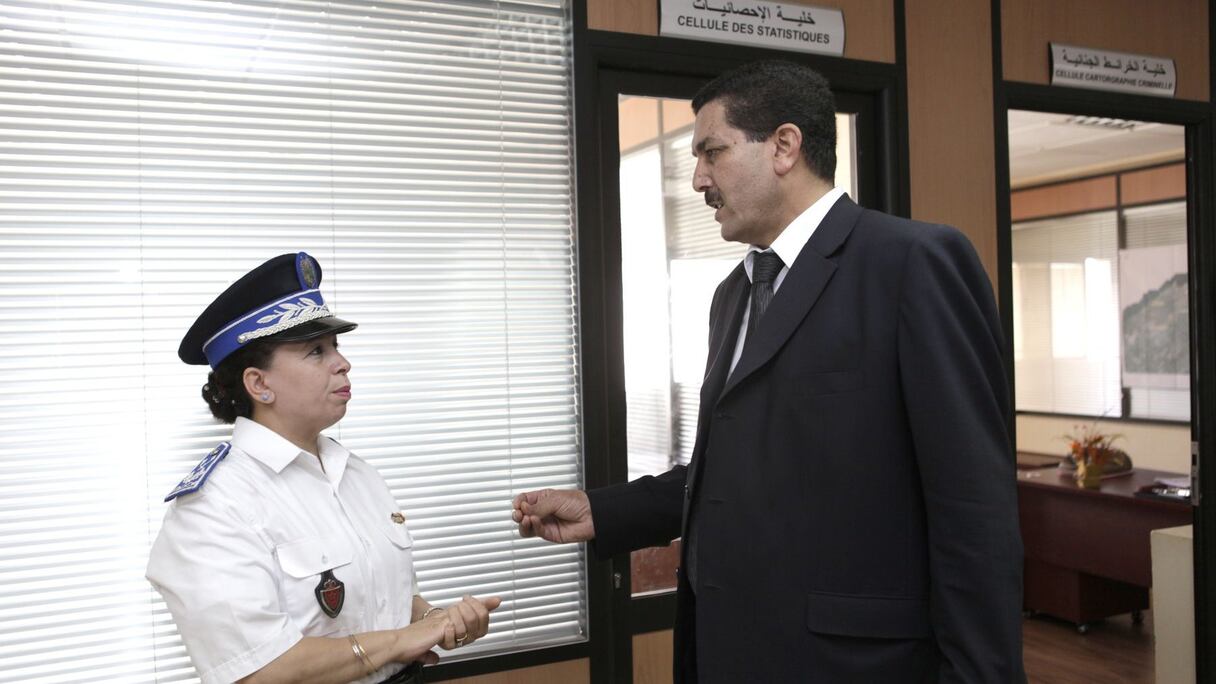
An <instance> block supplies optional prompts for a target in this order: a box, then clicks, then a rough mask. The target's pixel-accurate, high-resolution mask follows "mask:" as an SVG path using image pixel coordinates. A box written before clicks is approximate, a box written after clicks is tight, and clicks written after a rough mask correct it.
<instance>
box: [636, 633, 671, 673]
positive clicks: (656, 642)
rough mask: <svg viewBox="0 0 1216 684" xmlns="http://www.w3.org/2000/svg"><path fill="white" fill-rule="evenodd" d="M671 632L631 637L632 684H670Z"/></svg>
mask: <svg viewBox="0 0 1216 684" xmlns="http://www.w3.org/2000/svg"><path fill="white" fill-rule="evenodd" d="M671 635H672V631H671V630H670V629H668V630H664V631H662V632H647V633H646V634H635V635H633V684H671V681H672V675H671V662H672V660H671V659H672V643H671Z"/></svg>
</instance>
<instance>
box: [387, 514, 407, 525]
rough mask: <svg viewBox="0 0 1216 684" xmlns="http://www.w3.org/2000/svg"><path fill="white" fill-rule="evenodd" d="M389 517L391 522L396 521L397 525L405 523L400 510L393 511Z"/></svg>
mask: <svg viewBox="0 0 1216 684" xmlns="http://www.w3.org/2000/svg"><path fill="white" fill-rule="evenodd" d="M389 519H390V520H392V521H393V522H395V523H397V524H398V525H404V524H405V516H404V515H402V514H401V512H400V511H398V512H396V513H393V514H392V515H390V516H389Z"/></svg>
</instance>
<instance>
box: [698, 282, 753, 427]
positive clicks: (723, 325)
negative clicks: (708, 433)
mask: <svg viewBox="0 0 1216 684" xmlns="http://www.w3.org/2000/svg"><path fill="white" fill-rule="evenodd" d="M726 282H727V287H726V289H725V291H724V292H723V296H722V311H721V313H720V315H718V316H715V318H714V320H715V322H717V323H718V325H716V326H715V329H714V330H712V333H713V335H712V339H711V346H710V350H709V358H710V362H709V368H708V370H707V371H706V373H705V379H704V380H702V381H701V410H700V411H698V413H701V414H702V415H701V416H700V418H701V421H700V422H701V423H704V422H705V420H704V419H705V415H704V414H703V412H704V410H705V409H707V408H708V407H710V406H713V405H714V403H715V402H716V401H717V399H718V395H719V394H721V393H722V386H723V385H724V384H725V383H726V376H727V374H728V373H730V362H731V359H733V358H734V356H735V342H736V341H737V340H738V339H739V326H740V325H741V324H742V322H743V311H744V309H746V308H747V295H748V292H749V290H750V288H751V284H750V283H749V282H748V280H747V271H745V270H744V269H743V262H739V265H738V266H737V267H736V268H735V270H733V271H731V274H730V275H729V276H727V280H726ZM707 399H708V401H706V400H707Z"/></svg>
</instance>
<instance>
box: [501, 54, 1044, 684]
mask: <svg viewBox="0 0 1216 684" xmlns="http://www.w3.org/2000/svg"><path fill="white" fill-rule="evenodd" d="M693 109H694V111H695V112H696V123H695V125H694V134H693V154H694V155H695V156H696V157H697V168H696V171H695V173H694V176H693V184H694V186H695V189H696V190H697V191H698V192H701V193H703V194H704V195H705V201H706V202H707V203H708V204H710V205H711V206H713V207H715V208H716V209H717V212H716V214H715V218H716V219H717V220H718V222H719V223H721V225H722V236H723V237H724V238H725V239H727V240H734V241H738V242H744V243H747V244H749V245H751V250H750V251H749V252H748V254H747V256H746V257H745V259H744V261H743V263H741V264H739V266H738V267H737V268H736V269H735V270H734V271H733V272H732V273H731V274H730V275H729V276H727V278H726V280H724V281H723V282H722V283H721V284H720V285H719V286H718V289H717V291H716V292H715V293H714V298H713V304H712V306H711V309H710V340H709V360H708V365H707V368H706V374H705V381H704V383H703V387H702V390H701V406H700V415H699V422H698V426H697V440H696V445H695V447H694V449H693V456H692V462H691V463H690V465H689V466H688V467H687V468H684V467H676V468H673V469H672V470H671V471H669V472H667V473H665V474H663V475H659V476H657V477H643V478H641V479H639V480H635V481H634V482H630V483H628V484H623V485H617V486H612V487H606V488H603V489H598V490H593V491H590V492H587V493H583V492H580V491H567V490H542V491H535V492H527V493H524V494H521V495H519V496H518V497H517V498H516V500H515V509H516V510H515V511H514V513H513V515H514V519H515V520H516V522H518V523H519V529H520V531H521V533H522V534H523V535H524V536H533V535H539V536H541V537H544V538H545V539H549V540H551V541H582V540H591V543H592V548H593V549H594V551H595V553H596V554H597V555H598V556H600V557H608V556H612V555H615V554H618V553H622V552H625V551H629V550H633V549H638V548H641V547H644V546H652V545H663V544H667V543H668V542H669V541H670V540H671V539H672V538H674V537H676V536H683V538H684V551H683V559H682V561H683V562H682V566H681V572H680V573H679V585H678V590H677V591H678V605H679V608H678V615H677V619H676V634H675V670H676V681H679V682H697V681H701V682H867V683H870V682H873V683H888V682H937V681H940V682H1020V681H1024V680H1025V675H1024V674H1023V671H1022V649H1021V595H1022V593H1021V592H1022V585H1021V567H1022V546H1021V539H1020V536H1019V533H1018V524H1017V498H1016V490H1015V480H1016V478H1015V468H1014V459H1013V452H1012V448H1011V446H1010V442H1009V432H1008V426H1007V424H1006V421H1007V417H1008V415H1009V410H1008V409H1009V406H1008V402H1009V396H1008V389H1007V385H1006V378H1005V374H1004V366H1003V363H1002V347H1003V337H1002V334H1001V329H1000V324H999V321H998V317H997V312H996V306H995V303H994V301H993V296H992V289H991V286H990V284H989V281H988V278H987V276H986V275H985V272H984V270H983V267H982V266H981V265H980V262H979V260H978V258H977V257H976V254H975V251H974V250H973V248H972V247H971V244H970V243H969V242H968V241H967V239H966V238H965V237H964V236H963V235H962V234H961V233H959V232H958V231H956V230H955V229H953V228H949V227H946V226H938V225H928V224H922V223H918V222H914V221H910V220H907V219H902V218H896V217H893V216H888V215H885V214H881V213H877V212H873V211H869V210H866V209H862V208H860V207H858V206H857V205H856V204H854V203H853V202H852V201H850V200H849V198H848V197H847V196H845V195H844V193H843V192H841V191H840V190H838V189H834V188H833V187H832V180H831V179H832V178H833V176H834V170H835V165H836V159H835V144H836V130H835V118H834V114H835V112H834V109H835V106H834V102H833V98H832V95H831V92H830V90H829V89H828V84H827V82H826V81H825V80H824V79H823V78H822V77H821V76H819V75H818V74H817V73H815V72H814V71H812V70H810V69H808V68H806V67H802V66H799V65H794V64H789V63H784V62H761V63H755V64H750V65H746V66H744V67H741V68H739V69H737V70H735V71H732V72H730V73H727V74H724V75H722V76H720V77H719V78H718V79H716V80H714V81H713V82H711V83H709V84H708V85H706V86H705V87H704V88H703V89H702V90H701V91H700V92H699V93H698V94H697V96H696V97H695V98H694V99H693Z"/></svg>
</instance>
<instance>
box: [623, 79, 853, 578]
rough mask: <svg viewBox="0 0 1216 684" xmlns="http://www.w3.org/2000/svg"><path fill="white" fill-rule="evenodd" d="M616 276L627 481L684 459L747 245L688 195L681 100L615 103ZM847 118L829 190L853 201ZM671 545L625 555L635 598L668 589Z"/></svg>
mask: <svg viewBox="0 0 1216 684" xmlns="http://www.w3.org/2000/svg"><path fill="white" fill-rule="evenodd" d="M618 113H619V120H620V135H621V140H620V147H621V162H620V190H621V208H620V211H621V259H622V263H621V273H622V282H621V287H622V299H623V311H624V341H623V342H624V352H625V354H624V356H625V394H626V406H627V428H626V430H627V440H628V445H629V479H631V480H633V479H636V478H638V477H642V476H643V475H656V474H659V473H662V472H665V471H667V470H669V469H670V468H671V467H672V466H675V465H677V464H686V463H688V461H689V459H690V458H691V457H692V449H693V442H694V440H695V438H696V429H697V412H698V408H699V406H700V393H701V379H702V377H703V375H704V373H705V358H706V356H707V355H708V336H709V305H710V300H711V299H712V298H713V293H714V289H715V288H716V287H717V285H718V283H719V282H721V281H722V279H723V278H725V277H726V276H727V275H728V274H729V273H730V271H731V270H732V269H733V268H735V266H736V265H737V264H738V263H739V260H740V259H742V258H743V255H744V254H745V253H746V252H747V246H746V245H742V244H739V243H733V242H726V241H724V240H723V239H722V236H721V233H720V230H719V226H718V224H717V222H715V221H714V218H713V210H712V209H710V208H709V207H708V206H706V204H705V200H704V199H703V198H702V196H701V195H700V194H699V193H697V192H695V191H694V190H693V188H692V174H693V169H694V167H695V164H696V159H695V158H694V157H693V156H692V122H693V114H692V110H691V107H690V105H689V102H688V101H687V100H678V99H661V98H649V97H637V96H622V97H621V98H620V100H619V110H618ZM854 120H855V116H854V115H852V114H837V120H836V124H837V130H838V141H837V151H836V155H837V168H836V184H837V185H838V186H839V187H842V188H844V189H845V190H846V191H848V192H849V194H850V196H852V197H854V198H856V197H857V195H856V183H857V181H856V151H855V145H854V142H853V141H854V139H855V135H854V132H853V126H854ZM678 560H679V544H678V542H677V543H675V544H673V545H672V546H670V547H666V548H661V549H645V550H642V551H638V552H635V553H634V555H633V590H634V593H635V594H638V593H646V592H652V591H665V590H669V589H672V588H674V586H675V572H674V570H675V568H676V566H677V564H678Z"/></svg>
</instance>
